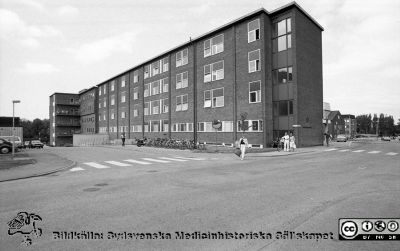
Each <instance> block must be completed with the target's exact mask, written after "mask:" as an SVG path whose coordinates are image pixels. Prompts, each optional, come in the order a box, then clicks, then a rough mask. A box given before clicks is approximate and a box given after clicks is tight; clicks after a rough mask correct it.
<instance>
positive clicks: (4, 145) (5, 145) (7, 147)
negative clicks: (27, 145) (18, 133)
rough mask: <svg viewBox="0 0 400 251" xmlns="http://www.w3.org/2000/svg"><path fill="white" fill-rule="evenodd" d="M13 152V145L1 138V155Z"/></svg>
mask: <svg viewBox="0 0 400 251" xmlns="http://www.w3.org/2000/svg"><path fill="white" fill-rule="evenodd" d="M11 151H12V143H11V142H9V141H8V140H6V139H3V138H0V153H4V154H5V153H9V152H11Z"/></svg>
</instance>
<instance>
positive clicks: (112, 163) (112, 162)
mask: <svg viewBox="0 0 400 251" xmlns="http://www.w3.org/2000/svg"><path fill="white" fill-rule="evenodd" d="M104 162H106V163H108V164H111V165H116V166H132V165H130V164H126V163H122V162H118V161H113V160H109V161H104Z"/></svg>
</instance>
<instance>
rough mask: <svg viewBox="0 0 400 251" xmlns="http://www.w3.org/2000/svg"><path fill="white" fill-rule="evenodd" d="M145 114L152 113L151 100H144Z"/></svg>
mask: <svg viewBox="0 0 400 251" xmlns="http://www.w3.org/2000/svg"><path fill="white" fill-rule="evenodd" d="M144 115H145V116H146V115H150V102H144Z"/></svg>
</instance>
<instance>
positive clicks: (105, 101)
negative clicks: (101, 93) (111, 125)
mask: <svg viewBox="0 0 400 251" xmlns="http://www.w3.org/2000/svg"><path fill="white" fill-rule="evenodd" d="M103 106H104V108H106V107H107V99H106V98H104V101H103Z"/></svg>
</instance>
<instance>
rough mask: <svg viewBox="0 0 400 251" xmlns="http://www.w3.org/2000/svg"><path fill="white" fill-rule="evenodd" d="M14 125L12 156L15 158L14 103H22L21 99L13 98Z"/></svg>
mask: <svg viewBox="0 0 400 251" xmlns="http://www.w3.org/2000/svg"><path fill="white" fill-rule="evenodd" d="M12 103H13V127H12V136H13V137H12V138H13V144H12V158H13V159H14V152H15V135H14V130H15V129H14V104H18V103H21V101H20V100H13V101H12Z"/></svg>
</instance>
